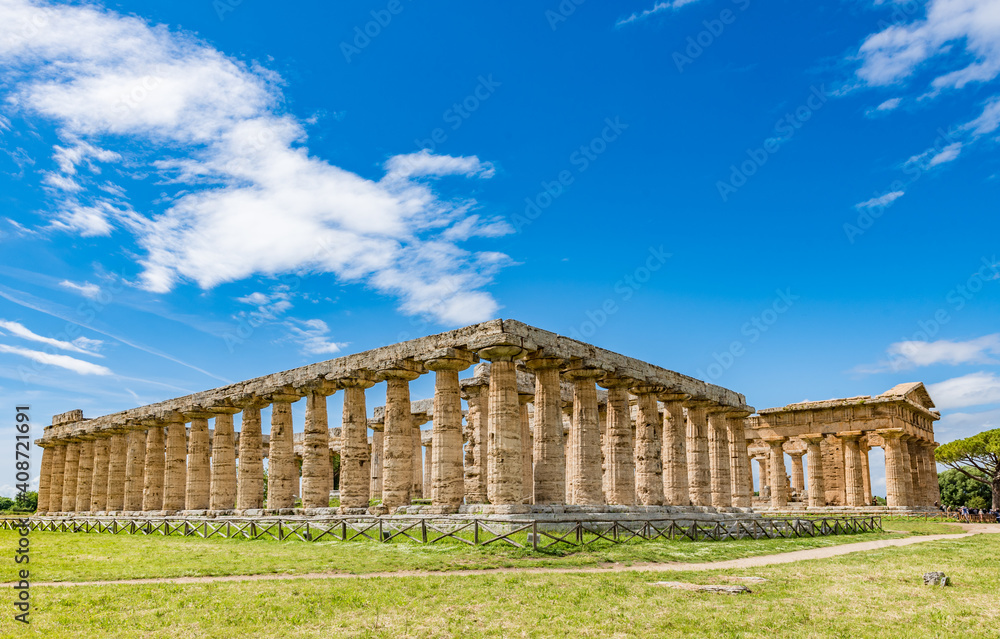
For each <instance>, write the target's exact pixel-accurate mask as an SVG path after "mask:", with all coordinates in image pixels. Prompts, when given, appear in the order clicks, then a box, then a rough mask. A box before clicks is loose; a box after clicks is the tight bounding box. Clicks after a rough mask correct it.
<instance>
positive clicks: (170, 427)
mask: <svg viewBox="0 0 1000 639" xmlns="http://www.w3.org/2000/svg"><path fill="white" fill-rule="evenodd" d="M164 421H165V422H166V424H167V440H166V459H165V470H164V472H163V510H165V511H168V512H177V511H181V510H184V507H185V492H186V490H187V427H186V426H185V423H186V422H185V421H184V416H183V415H181V414H180V413H169V414H167V415H165V416H164Z"/></svg>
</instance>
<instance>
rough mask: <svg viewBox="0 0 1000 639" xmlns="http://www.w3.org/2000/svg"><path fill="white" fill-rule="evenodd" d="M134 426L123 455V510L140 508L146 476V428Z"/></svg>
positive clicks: (132, 510) (137, 509) (135, 510)
mask: <svg viewBox="0 0 1000 639" xmlns="http://www.w3.org/2000/svg"><path fill="white" fill-rule="evenodd" d="M138 428H141V427H138V426H136V427H134V428H133V430H132V431H131V432H129V434H128V451H127V453H126V456H125V503H124V504H123V505H122V510H124V511H125V512H139V511H141V510H142V489H143V485H144V483H145V478H146V429H141V430H138Z"/></svg>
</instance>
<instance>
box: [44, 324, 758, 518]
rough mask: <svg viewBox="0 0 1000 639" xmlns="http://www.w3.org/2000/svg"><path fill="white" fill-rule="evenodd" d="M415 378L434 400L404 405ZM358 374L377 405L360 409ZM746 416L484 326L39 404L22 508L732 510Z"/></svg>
mask: <svg viewBox="0 0 1000 639" xmlns="http://www.w3.org/2000/svg"><path fill="white" fill-rule="evenodd" d="M473 367H474V368H473ZM470 368H471V369H472V376H471V377H465V378H463V376H462V374H461V373H462V371H465V370H467V369H470ZM430 374H433V375H434V381H435V385H434V388H435V390H434V397H433V398H432V399H428V400H424V401H419V400H418V401H412V399H411V397H410V383H411V382H412V381H413V380H415V379H417V378H418V377H420V376H421V375H430ZM375 384H385V385H386V387H385V390H386V404H385V406H384V407H377V408H376V409H374V410H373V411H372V414H373V415H374V416H373V417H371V418H369V416H368V415H369V412H368V407H367V405H366V389H369V388H371V387H372V386H373V385H375ZM334 393H343V394H344V395H343V406H344V408H343V414H342V416H341V418H340V421H339V425H338V424H336V423H335V424H334V425H331V423H330V416H329V415H328V414H327V398H328V397H329V396H330V395H332V394H334ZM302 400H305V419H304V423H302V424H295V423H293V420H292V412H291V410H290V406H291V404H292V403H294V402H298V401H302ZM463 400H464V405H463ZM267 406H270V407H271V411H270V414H271V428H270V433H269V434H268V435H263V434H262V432H261V430H262V429H261V409H262V408H265V407H267ZM752 412H753V408H751V407H749V406H747V405H746V400H745V398H744V397H743V396H742V395H740V394H739V393H736V392H733V391H731V390H728V389H725V388H722V387H719V386H715V385H712V384H708V383H706V382H703V381H700V380H697V379H694V378H691V377H688V376H686V375H682V374H679V373H676V372H673V371H670V370H667V369H664V368H660V367H658V366H655V365H653V364H650V363H647V362H643V361H640V360H637V359H633V358H631V357H626V356H623V355H619V354H617V353H612V352H610V351H607V350H604V349H601V348H597V347H595V346H592V345H589V344H585V343H583V342H580V341H577V340H573V339H570V338H567V337H562V336H559V335H556V334H554V333H550V332H547V331H543V330H540V329H537V328H533V327H531V326H527V325H525V324H522V323H520V322H516V321H512V320H494V321H491V322H485V323H482V324H476V325H474V326H469V327H466V328H462V329H458V330H454V331H449V332H446V333H441V334H438V335H432V336H429V337H424V338H420V339H415V340H410V341H407V342H402V343H399V344H393V345H391V346H386V347H382V348H377V349H374V350H371V351H366V352H363V353H358V354H355V355H348V356H345V357H340V358H337V359H332V360H329V361H325V362H320V363H317V364H312V365H309V366H304V367H301V368H296V369H293V370H289V371H285V372H281V373H275V374H273V375H267V376H264V377H259V378H256V379H251V380H247V381H244V382H239V383H236V384H232V385H229V386H225V387H222V388H216V389H212V390H208V391H204V392H200V393H195V394H193V395H189V396H186V397H180V398H177V399H171V400H167V401H164V402H160V403H158V404H152V405H149V406H143V407H140V408H132V409H129V410H125V411H122V412H120V413H115V414H111V415H105V416H103V417H97V418H93V419H85V418H84V417H83V414H82V412H81V411H70V412H68V413H64V414H62V415H57V416H56V417H55V418H53V424H52V426H49V427H46V429H45V433H44V436H43V437H42V438H41V439H40V440H38V441H37V443H38V445H39V446H41V447H42V448H43V449H44V452H43V458H42V477H41V481H40V488H39V509H38V511H39V513H50V514H55V513H69V514H72V513H79V514H92V513H105V514H109V513H116V514H122V513H125V514H136V515H138V514H147V515H149V514H158V515H169V514H176V513H181V512H183V513H186V514H189V515H208V516H221V515H231V514H242V515H255V514H307V515H308V514H322V513H329V512H331V511H330V510H329V509H328V504H329V499H330V495H331V489H332V488H333V487H334V483H335V482H337V484H338V486H339V497H340V506H339V510H338V512H339V513H340V514H358V515H360V514H363V513H366V512H371V513H374V514H385V513H397V512H404V513H405V512H422V513H429V514H448V513H457V512H459V511H462V512H467V513H470V512H471V513H486V514H515V513H529V512H532V511H535V512H553V511H559V509H563V508H579V509H585V510H598V511H600V510H602V509H603V510H605V511H611V510H614V511H615V512H623V511H636V512H642V511H644V509H645V511H647V512H648V511H649V509H659V510H660V511H661V512H663V511H665V510H666V509H668V508H687V509H689V510H691V511H698V510H700V511H701V512H716V511H728V512H741V511H743V510H745V509H747V508H749V506H750V495H751V493H750V489H749V486H748V484H747V482H745V481H742V478H744V477H746V476H747V475H748V473H749V457H748V455H747V450H746V443H747V441H748V440H747V438H746V436H745V434H744V418H745V417H747V416H748V415H750V414H751V413H752ZM237 413H238V414H239V430H236V429H235V428H234V423H235V422H234V416H235V415H236V414H237ZM210 422H211V423H210ZM428 422H429V423H430V424H431V428H430V429H429V430H426V429H425V430H421V428H420V427H421V425H422V424H426V423H428ZM369 431H371V432H370V433H369ZM265 459H266V460H267V473H268V490H267V499H266V502H265V500H264V482H263V476H264V460H265ZM338 462H339V473H334V472H333V468H334V466H335V465H336V464H337V463H338ZM417 498H423V499H424V500H425V501H424V502H422V504H421V505H420V506H412V505H411V504H412V503H413V500H414V499H417ZM426 500H429V504H428V503H427V502H426Z"/></svg>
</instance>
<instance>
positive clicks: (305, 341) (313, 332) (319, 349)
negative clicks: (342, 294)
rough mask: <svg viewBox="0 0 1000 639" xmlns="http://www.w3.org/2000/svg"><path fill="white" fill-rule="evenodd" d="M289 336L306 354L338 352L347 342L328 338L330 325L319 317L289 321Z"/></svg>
mask: <svg viewBox="0 0 1000 639" xmlns="http://www.w3.org/2000/svg"><path fill="white" fill-rule="evenodd" d="M289 328H290V330H291V333H290V338H291V339H292V340H293V341H295V342H297V343H298V344H299V345H300V346H301V347H302V352H303V353H306V354H307V355H330V354H333V353H339V352H340V351H341V349H343V348H344V347H345V346H347V342H335V341H333V340H331V339H330V327H329V326H327V325H326V322H324V321H323V320H319V319H311V320H304V321H302V320H292V321H291V322H289Z"/></svg>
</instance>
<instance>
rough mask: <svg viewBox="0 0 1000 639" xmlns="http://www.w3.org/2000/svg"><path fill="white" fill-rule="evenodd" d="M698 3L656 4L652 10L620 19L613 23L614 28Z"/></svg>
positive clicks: (684, 0) (682, 0) (677, 0)
mask: <svg viewBox="0 0 1000 639" xmlns="http://www.w3.org/2000/svg"><path fill="white" fill-rule="evenodd" d="M695 2H698V0H673V1H672V2H657V3H656V4H654V5H653V8H652V9H645V10H643V11H638V12H636V13H633V14H632V15H630V16H628V17H627V18H621V19H619V20H618V22H616V23H615V26H616V27H623V26H625V25H627V24H632V23H633V22H639V21H642V20H645V19H646V18H648V17H650V16H653V15H656V14H657V13H663V12H664V11H675V10H677V9H680V8H681V7H683V6H684V5H687V4H692V3H695Z"/></svg>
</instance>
